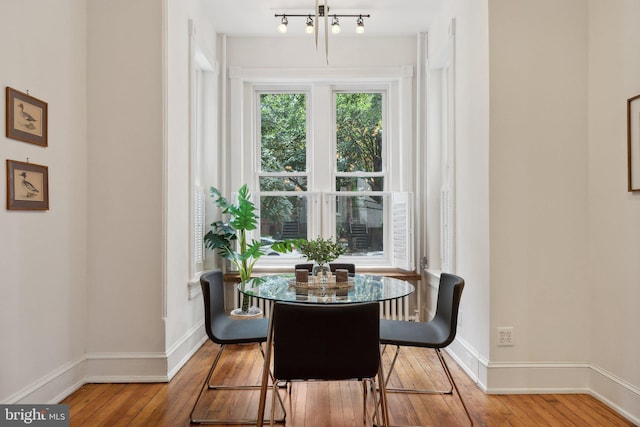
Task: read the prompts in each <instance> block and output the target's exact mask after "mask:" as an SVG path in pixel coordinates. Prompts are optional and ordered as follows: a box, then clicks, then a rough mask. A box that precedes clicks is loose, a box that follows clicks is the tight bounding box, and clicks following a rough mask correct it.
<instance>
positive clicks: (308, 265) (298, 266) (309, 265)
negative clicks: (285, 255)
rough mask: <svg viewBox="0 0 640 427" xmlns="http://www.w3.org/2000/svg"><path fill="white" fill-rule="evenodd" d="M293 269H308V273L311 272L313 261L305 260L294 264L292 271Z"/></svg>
mask: <svg viewBox="0 0 640 427" xmlns="http://www.w3.org/2000/svg"><path fill="white" fill-rule="evenodd" d="M295 270H309V273H312V272H313V263H312V262H305V263H302V264H296V265H295V266H294V271H295Z"/></svg>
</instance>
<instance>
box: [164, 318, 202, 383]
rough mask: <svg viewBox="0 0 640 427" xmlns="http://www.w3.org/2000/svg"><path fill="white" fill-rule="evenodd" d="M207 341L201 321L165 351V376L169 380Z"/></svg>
mask: <svg viewBox="0 0 640 427" xmlns="http://www.w3.org/2000/svg"><path fill="white" fill-rule="evenodd" d="M207 339H209V338H208V337H207V334H206V332H205V329H204V320H203V321H202V322H200V323H198V324H197V325H195V326H194V327H193V328H191V330H190V331H188V332H187V333H186V334H185V335H184V336H183V337H182V339H180V340H179V341H178V342H176V343H175V344H174V345H172V346H171V347H170V348H169V351H167V372H168V373H167V376H168V377H169V380H171V379H172V378H173V377H174V376H175V375H176V374H177V373H178V371H179V370H180V368H182V367H183V366H184V365H185V364H186V363H187V362H188V361H189V359H191V356H193V355H194V354H195V352H196V351H198V349H199V348H200V347H202V344H204V343H205V342H206V341H207Z"/></svg>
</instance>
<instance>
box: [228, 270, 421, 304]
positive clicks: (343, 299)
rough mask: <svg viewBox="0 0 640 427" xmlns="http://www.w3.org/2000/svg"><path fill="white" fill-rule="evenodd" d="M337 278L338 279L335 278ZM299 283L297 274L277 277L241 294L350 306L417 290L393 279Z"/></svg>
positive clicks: (260, 279)
mask: <svg viewBox="0 0 640 427" xmlns="http://www.w3.org/2000/svg"><path fill="white" fill-rule="evenodd" d="M334 277H335V276H334ZM309 279H310V281H309V282H296V279H295V276H294V275H293V274H277V275H268V276H261V277H256V278H253V279H251V280H250V281H248V282H246V283H245V284H244V286H241V285H238V290H239V291H240V292H241V293H243V294H245V295H248V296H252V297H255V298H260V299H265V300H271V301H287V302H298V303H306V304H349V303H357V302H372V301H387V300H393V299H397V298H403V297H406V296H407V295H410V294H412V293H413V292H414V291H415V287H414V286H413V285H412V284H411V283H409V282H406V281H404V280H400V279H395V278H393V277H387V276H380V275H371V274H356V275H355V276H353V277H349V278H348V280H347V281H346V282H335V281H328V282H316V281H313V278H312V277H310V278H309Z"/></svg>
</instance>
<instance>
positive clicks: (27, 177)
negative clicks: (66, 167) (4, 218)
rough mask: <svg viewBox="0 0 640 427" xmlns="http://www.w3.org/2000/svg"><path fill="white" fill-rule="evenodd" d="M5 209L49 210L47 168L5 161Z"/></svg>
mask: <svg viewBox="0 0 640 427" xmlns="http://www.w3.org/2000/svg"><path fill="white" fill-rule="evenodd" d="M7 209H8V210H27V211H31V210H42V211H44V210H49V168H48V167H47V166H42V165H36V164H34V163H25V162H19V161H16V160H8V159H7Z"/></svg>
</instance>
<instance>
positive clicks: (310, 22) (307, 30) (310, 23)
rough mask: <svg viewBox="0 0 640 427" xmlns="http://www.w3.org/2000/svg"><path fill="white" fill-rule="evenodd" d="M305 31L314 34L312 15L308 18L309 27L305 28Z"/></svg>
mask: <svg viewBox="0 0 640 427" xmlns="http://www.w3.org/2000/svg"><path fill="white" fill-rule="evenodd" d="M304 32H305V33H307V34H313V19H311V16H309V17H308V18H307V28H305V30H304Z"/></svg>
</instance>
